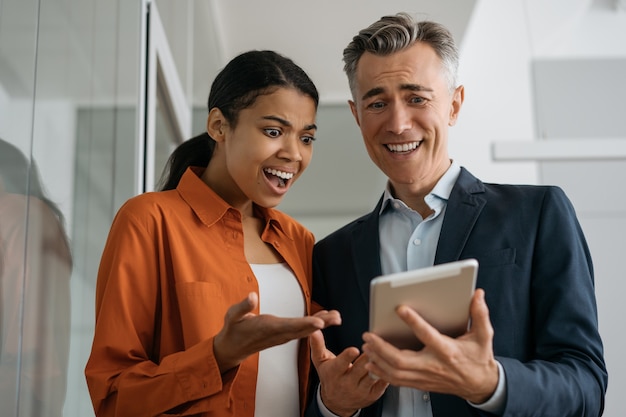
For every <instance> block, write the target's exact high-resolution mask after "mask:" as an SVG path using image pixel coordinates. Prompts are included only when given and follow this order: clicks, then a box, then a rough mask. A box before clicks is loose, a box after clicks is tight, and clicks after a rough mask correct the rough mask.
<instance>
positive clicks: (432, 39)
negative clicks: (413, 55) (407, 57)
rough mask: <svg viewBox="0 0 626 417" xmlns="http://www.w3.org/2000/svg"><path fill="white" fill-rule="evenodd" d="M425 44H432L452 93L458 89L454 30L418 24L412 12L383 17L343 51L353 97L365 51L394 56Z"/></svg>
mask: <svg viewBox="0 0 626 417" xmlns="http://www.w3.org/2000/svg"><path fill="white" fill-rule="evenodd" d="M416 42H424V43H427V44H428V45H430V46H431V47H432V48H433V49H434V50H435V52H436V53H437V55H438V56H439V58H440V59H441V63H442V66H443V68H442V69H443V71H444V73H445V74H444V75H445V77H446V78H447V80H448V87H449V89H450V92H453V91H454V89H455V88H456V87H457V71H458V67H459V51H458V49H457V47H456V44H455V42H454V38H453V36H452V34H451V33H450V31H449V30H448V29H447V28H446V27H445V26H443V25H441V24H439V23H435V22H431V21H417V20H415V19H414V18H413V17H412V16H411V15H410V14H408V13H404V12H401V13H397V14H395V15H393V16H383V17H381V18H380V20H378V21H377V22H374V23H372V24H371V25H370V26H369V27H367V28H365V29H362V30H361V31H359V34H358V35H356V36H355V37H354V38H352V42H350V43H349V44H348V46H347V47H346V48H345V49H344V50H343V62H344V67H343V70H344V71H345V72H346V75H347V76H348V83H349V85H350V91H351V93H352V97H353V98H355V93H356V91H355V90H356V80H355V77H356V69H357V64H358V62H359V59H360V58H361V56H362V55H363V54H364V53H365V52H370V53H372V54H374V55H381V56H384V55H390V54H392V53H394V52H398V51H402V50H404V49H407V48H409V47H411V46H412V45H414V44H415V43H416Z"/></svg>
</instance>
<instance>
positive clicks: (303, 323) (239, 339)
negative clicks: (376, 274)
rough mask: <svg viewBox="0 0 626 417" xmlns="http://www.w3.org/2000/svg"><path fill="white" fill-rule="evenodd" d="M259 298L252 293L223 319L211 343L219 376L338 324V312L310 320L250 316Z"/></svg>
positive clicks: (311, 317)
mask: <svg viewBox="0 0 626 417" xmlns="http://www.w3.org/2000/svg"><path fill="white" fill-rule="evenodd" d="M258 303H259V297H258V295H257V294H256V293H254V292H252V293H250V294H248V296H247V297H246V298H245V299H244V300H243V301H241V302H240V303H237V304H234V305H232V306H231V307H230V308H229V309H228V311H227V312H226V316H225V317H224V327H222V330H220V332H219V333H218V334H217V335H216V336H215V339H214V340H213V351H214V354H215V359H216V361H217V363H218V365H219V367H220V371H221V373H224V372H226V371H228V370H229V369H232V368H234V367H236V366H238V365H239V364H240V363H241V362H242V361H243V360H244V359H246V358H247V357H248V356H250V355H252V354H254V353H257V352H259V351H261V350H263V349H267V348H270V347H272V346H277V345H281V344H283V343H287V342H289V341H290V340H294V339H301V338H303V337H307V336H309V335H310V334H311V333H313V332H314V331H316V330H319V329H323V328H325V327H327V326H333V325H339V324H341V317H340V316H339V312H337V311H326V310H322V311H319V312H317V313H316V314H315V315H313V316H306V317H295V318H283V317H276V316H272V315H269V314H261V315H257V314H254V313H252V312H253V311H254V310H255V309H256V307H257V305H258Z"/></svg>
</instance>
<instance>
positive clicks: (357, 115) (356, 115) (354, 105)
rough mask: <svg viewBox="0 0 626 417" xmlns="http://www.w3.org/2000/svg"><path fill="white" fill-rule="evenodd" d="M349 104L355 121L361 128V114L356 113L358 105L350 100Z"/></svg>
mask: <svg viewBox="0 0 626 417" xmlns="http://www.w3.org/2000/svg"><path fill="white" fill-rule="evenodd" d="M348 104H349V105H350V111H351V112H352V116H354V120H356V124H357V125H358V126H359V127H361V122H360V121H359V113H358V112H357V111H356V103H355V102H354V101H352V100H348Z"/></svg>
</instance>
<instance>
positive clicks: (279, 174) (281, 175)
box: [263, 168, 294, 188]
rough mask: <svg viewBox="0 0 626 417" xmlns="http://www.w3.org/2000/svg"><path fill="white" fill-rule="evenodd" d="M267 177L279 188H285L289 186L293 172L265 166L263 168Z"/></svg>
mask: <svg viewBox="0 0 626 417" xmlns="http://www.w3.org/2000/svg"><path fill="white" fill-rule="evenodd" d="M263 172H264V173H265V177H266V178H267V179H268V180H269V182H270V183H272V184H273V185H274V186H275V187H277V188H284V187H286V186H287V183H288V182H289V180H291V179H292V178H293V175H294V173H293V172H285V171H280V170H277V169H273V168H265V169H264V170H263Z"/></svg>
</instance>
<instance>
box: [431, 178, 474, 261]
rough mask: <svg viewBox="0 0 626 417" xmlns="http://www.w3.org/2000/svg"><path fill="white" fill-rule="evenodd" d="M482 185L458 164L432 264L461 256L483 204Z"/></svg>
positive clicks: (454, 259) (453, 259)
mask: <svg viewBox="0 0 626 417" xmlns="http://www.w3.org/2000/svg"><path fill="white" fill-rule="evenodd" d="M484 189H485V187H484V185H483V183H482V182H480V180H478V179H477V178H476V177H474V176H473V175H472V174H470V173H469V172H468V171H467V170H466V169H465V168H461V173H460V174H459V178H458V180H457V182H456V184H455V185H454V188H453V189H452V192H451V193H450V199H449V200H448V205H447V207H446V214H445V217H444V219H443V225H442V226H441V235H440V237H439V243H438V244H437V253H436V254H435V265H437V264H441V263H445V262H452V261H456V260H458V259H459V258H460V256H461V252H462V251H463V248H464V247H465V244H466V242H467V239H468V237H469V235H470V232H471V231H472V228H473V227H474V224H476V220H477V219H478V216H479V215H480V212H481V211H482V209H483V207H484V206H485V202H486V201H485V199H484V198H483V197H481V196H480V194H482V193H484Z"/></svg>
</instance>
